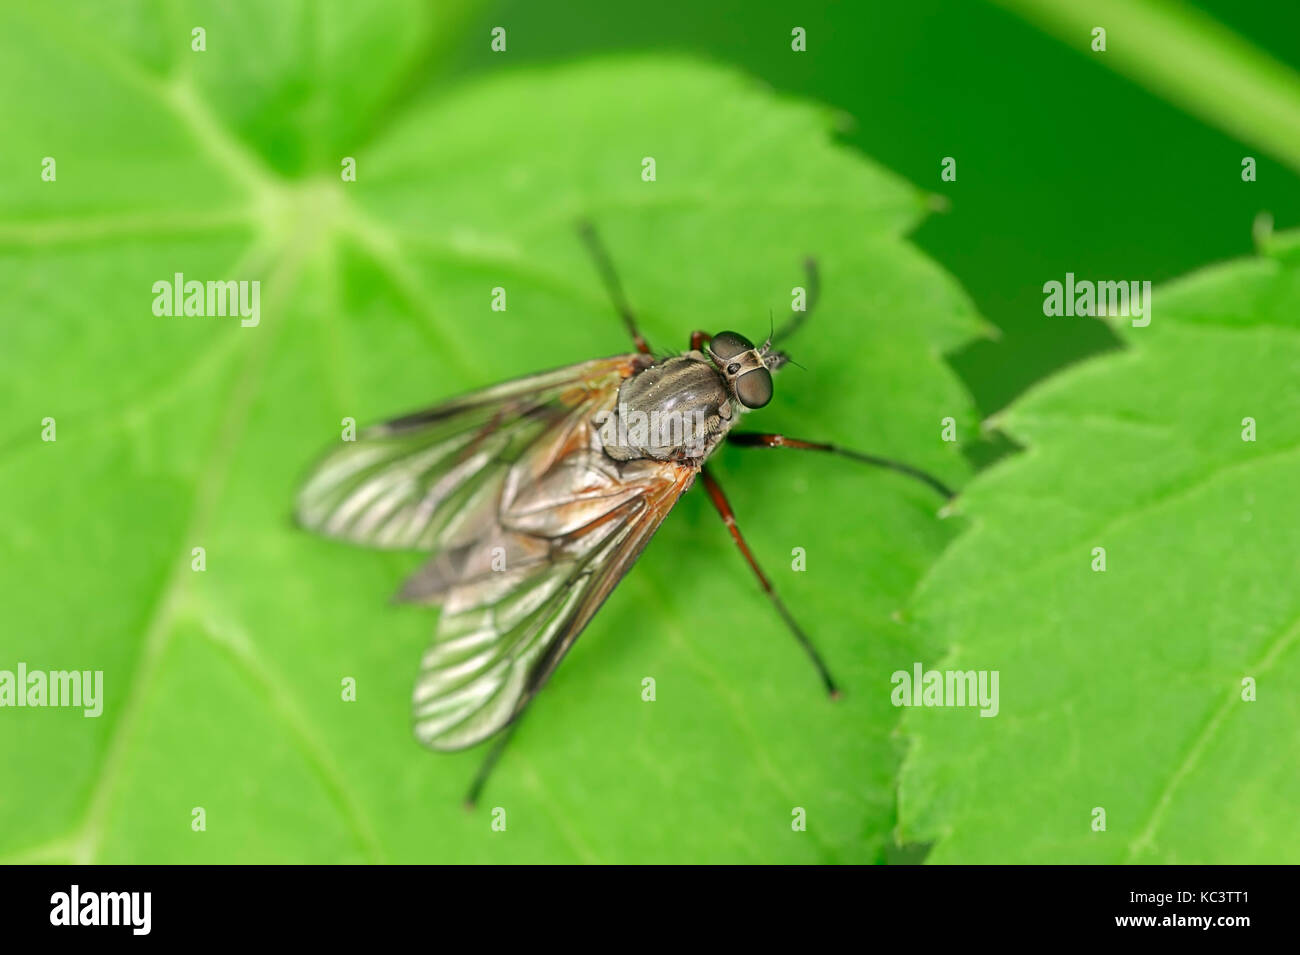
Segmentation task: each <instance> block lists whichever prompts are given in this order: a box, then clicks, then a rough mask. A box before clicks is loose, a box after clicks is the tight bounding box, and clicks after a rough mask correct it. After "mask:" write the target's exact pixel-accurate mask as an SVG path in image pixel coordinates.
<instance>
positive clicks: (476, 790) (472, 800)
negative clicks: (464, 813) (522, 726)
mask: <svg viewBox="0 0 1300 955" xmlns="http://www.w3.org/2000/svg"><path fill="white" fill-rule="evenodd" d="M518 725H519V717H515V719H514V721H513V722H511V723H510V725H508V726H507V727H506V728H505V729H503V730H502V731H501V732H500V733H499V734H498V735H497V738H496V739H494V740H493V741H492V748H491V749H489V750H488V751H487V753H486V755H484V757H483V762H481V763H480V764H479V767H478V772H477V773H475V774H474V779H473V781H472V782H471V783H470V784H469V789H468V790H467V791H466V793H465V808H466V809H467V810H473V809H474V807H475V806H477V805H478V798H479V796H481V795H482V794H483V787H484V786H486V785H487V781H488V777H489V776H491V775H492V769H493V767H494V766H496V764H497V760H499V759H500V758H501V753H502V752H503V751H504V750H505V748H506V744H507V743H509V742H510V737H512V736H513V735H514V733H515V728H516V727H517V726H518Z"/></svg>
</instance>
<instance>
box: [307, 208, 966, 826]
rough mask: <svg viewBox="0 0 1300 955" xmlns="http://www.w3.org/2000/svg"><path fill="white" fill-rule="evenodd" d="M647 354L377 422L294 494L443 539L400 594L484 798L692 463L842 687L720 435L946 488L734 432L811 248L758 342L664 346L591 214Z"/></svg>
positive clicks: (424, 699)
mask: <svg viewBox="0 0 1300 955" xmlns="http://www.w3.org/2000/svg"><path fill="white" fill-rule="evenodd" d="M580 233H581V236H582V238H583V241H584V242H585V243H586V245H587V247H588V249H589V250H590V252H591V254H592V256H593V258H594V260H595V263H596V268H597V270H598V271H599V273H600V276H601V279H602V281H603V283H604V284H605V286H606V288H607V290H608V292H609V295H610V298H611V300H612V302H613V305H614V308H615V310H616V311H617V312H618V314H619V315H620V316H621V318H622V320H623V323H624V325H626V327H627V330H628V332H629V334H630V335H631V337H632V342H633V345H634V346H635V351H634V352H631V353H628V354H622V355H616V356H614V357H612V358H598V359H595V360H592V361H585V362H581V363H579V364H576V365H570V366H568V367H565V368H558V369H555V370H554V371H547V372H542V373H540V374H536V375H531V376H528V377H525V378H520V379H516V380H514V381H508V382H504V383H502V384H499V385H496V386H494V387H491V388H486V389H483V390H481V391H476V392H473V393H471V394H468V395H465V396H463V397H460V398H453V399H452V400H450V401H447V402H445V403H443V404H441V405H438V406H436V407H433V408H430V409H428V410H425V411H419V412H416V413H414V414H409V415H406V416H403V417H400V418H395V419H393V420H391V421H388V422H385V423H383V424H380V425H377V426H375V427H372V428H370V429H368V430H366V431H365V432H363V433H362V434H360V435H358V436H357V439H356V440H355V441H350V442H345V443H344V444H342V445H341V446H340V447H339V448H337V449H336V450H334V451H332V452H330V453H329V454H328V455H326V457H325V458H324V460H322V461H321V462H319V463H318V464H317V466H316V467H315V468H314V469H313V471H312V472H311V474H310V476H309V477H308V479H307V481H306V483H305V484H304V486H303V488H302V490H301V491H300V493H299V496H298V501H297V519H298V521H299V523H300V524H302V526H304V527H305V528H307V529H309V530H312V531H315V532H317V533H320V534H322V535H324V536H326V537H332V538H336V539H339V540H344V541H348V542H351V543H354V544H362V545H366V546H370V547H377V548H386V549H393V550H421V551H426V552H429V553H430V554H431V557H430V559H429V561H428V562H427V563H425V564H424V565H423V566H422V567H420V568H419V569H418V570H417V571H416V572H415V573H414V574H412V575H411V577H410V578H409V579H407V580H406V582H405V583H404V584H403V585H402V587H401V589H400V590H399V591H398V594H397V599H398V600H400V601H405V602H411V603H419V604H427V605H436V606H440V607H441V608H442V613H441V615H440V616H439V618H438V623H437V627H436V630H435V633H434V638H433V641H432V643H431V645H430V646H429V649H428V650H427V651H426V653H425V654H424V657H423V658H422V660H421V661H420V672H419V676H418V677H417V679H416V683H415V690H414V693H413V697H412V715H413V723H414V732H415V736H416V738H417V739H418V740H419V741H420V742H421V743H422V744H424V745H425V746H427V747H429V748H430V749H434V750H440V751H454V750H461V749H465V748H467V747H470V746H473V745H475V744H477V743H481V742H483V741H484V740H487V739H489V738H491V737H493V736H495V737H497V739H496V742H495V743H494V745H493V747H492V748H491V749H490V750H489V752H488V753H487V755H486V758H485V760H484V762H483V765H482V767H481V769H480V770H479V772H478V774H477V775H476V777H475V779H474V781H473V783H472V784H471V786H470V790H469V793H468V796H467V800H466V801H467V803H469V804H470V805H473V803H474V802H475V801H476V800H477V797H478V795H479V793H480V791H481V790H482V787H483V785H484V783H485V782H486V780H487V776H488V773H489V772H490V771H491V769H492V766H493V765H494V764H495V763H496V760H497V759H498V758H499V757H500V755H501V751H502V749H503V748H504V746H505V743H506V741H507V740H508V738H509V735H510V731H511V730H512V729H513V727H515V726H516V725H517V723H518V720H519V717H520V716H521V714H522V713H523V712H524V710H525V709H526V708H527V706H528V704H529V703H530V702H531V701H532V700H533V698H534V697H535V696H536V695H537V692H538V690H540V689H541V688H542V686H543V685H544V684H545V683H546V681H547V680H548V679H549V678H550V676H551V674H552V673H554V672H555V668H556V667H557V666H558V665H559V663H560V661H561V660H562V659H563V658H564V655H565V654H566V653H567V652H568V650H569V648H570V647H572V646H573V643H574V641H575V640H577V638H578V635H579V634H581V633H582V631H583V629H584V628H585V627H586V626H587V624H588V623H589V622H590V621H591V618H592V617H593V616H594V615H595V614H596V611H597V610H599V609H600V607H601V605H602V604H603V603H604V602H605V599H606V598H607V597H608V596H609V595H610V593H611V592H612V591H613V589H614V587H615V586H616V585H617V584H618V582H619V581H620V580H621V579H622V578H623V576H624V575H625V574H626V573H627V572H628V570H629V569H631V567H632V565H633V564H634V563H635V562H636V559H637V558H638V557H639V556H640V555H641V552H642V551H643V550H644V549H645V546H646V544H647V543H648V542H649V540H650V538H651V537H652V536H653V535H654V532H655V531H656V530H657V529H658V528H659V525H660V524H661V523H662V522H663V520H664V518H665V517H667V516H668V512H669V511H671V510H672V507H673V505H674V504H675V503H677V500H678V498H680V497H681V496H682V494H684V493H685V492H686V491H687V489H689V488H690V487H691V485H692V484H693V483H694V482H695V480H696V478H697V477H698V478H699V479H700V480H701V481H702V482H703V484H704V489H705V491H706V492H707V494H708V496H709V499H710V500H711V501H712V502H713V505H714V507H715V508H716V509H717V511H718V514H719V515H720V516H721V517H722V520H723V523H724V524H725V525H726V527H727V530H728V531H729V532H730V534H731V537H732V539H733V540H734V541H735V542H736V546H737V547H739V549H740V552H741V554H743V555H744V558H745V560H746V562H747V563H748V564H749V566H750V569H751V570H752V571H753V572H754V575H755V576H756V577H757V578H758V583H759V586H760V587H761V588H762V591H763V593H764V594H766V595H767V598H768V599H769V600H770V601H771V603H772V605H773V607H774V608H775V609H776V612H777V613H778V614H779V615H780V617H781V619H782V620H783V621H784V622H785V625H786V627H787V628H788V629H789V630H790V632H791V634H792V635H793V636H794V638H795V639H796V640H797V641H798V643H799V645H800V646H801V647H802V648H803V650H804V652H805V653H806V654H807V656H808V658H809V660H810V661H811V662H812V664H813V666H814V667H815V668H816V671H817V675H818V677H819V679H820V681H821V683H822V686H823V687H824V689H825V691H826V692H827V693H828V694H829V695H830V696H831V697H835V696H838V695H839V689H838V686H837V685H836V682H835V680H834V679H833V678H832V676H831V673H830V670H829V669H828V668H827V665H826V663H825V661H824V660H823V659H822V656H821V654H820V653H818V651H817V649H816V647H815V646H814V645H813V643H812V641H811V640H810V639H809V638H808V636H807V634H805V633H804V631H803V629H802V628H801V627H800V626H799V624H798V623H796V622H795V619H794V617H793V616H792V615H791V613H790V611H789V610H788V609H787V608H786V606H785V604H784V603H783V602H782V600H781V598H780V597H779V596H777V594H776V591H775V590H774V589H773V588H772V584H771V582H770V581H769V580H768V578H767V576H766V575H765V574H764V573H763V571H762V569H761V568H760V567H759V564H758V561H757V560H756V559H755V557H754V555H753V553H752V552H751V551H750V549H749V545H748V544H747V543H746V542H745V538H744V536H743V535H742V534H741V532H740V528H739V527H738V526H737V524H736V517H735V514H734V513H733V512H732V509H731V505H730V504H729V503H728V502H727V497H726V495H725V494H724V493H723V490H722V486H721V485H720V484H719V483H718V481H717V479H716V478H715V477H714V476H713V474H712V473H710V471H709V468H708V467H707V465H706V461H707V460H708V458H709V456H710V455H712V454H713V452H714V451H716V450H717V448H718V447H719V446H720V445H721V444H723V443H724V442H725V443H727V444H732V445H738V446H740V447H760V448H796V449H802V450H809V451H822V452H826V453H830V454H838V455H842V456H844V457H848V458H851V459H853V460H855V461H859V462H861V463H863V464H868V465H873V466H876V467H882V468H888V469H891V470H894V471H897V472H900V473H902V474H905V475H908V476H909V477H912V478H916V479H917V480H920V481H922V482H924V483H926V484H927V485H929V486H930V487H931V488H933V489H934V490H935V491H937V492H938V493H940V494H942V495H943V496H945V497H951V496H952V492H951V491H950V490H949V489H948V488H947V487H946V486H945V485H944V484H942V483H941V482H940V481H938V480H937V479H935V478H934V477H932V476H930V475H929V474H926V473H925V472H924V471H921V470H918V469H917V468H913V467H910V466H908V465H906V464H901V463H899V462H897V461H892V460H889V459H887V458H881V457H877V456H874V455H869V454H862V453H860V452H857V451H851V450H848V449H846V448H841V447H839V446H837V445H834V444H828V443H824V442H814V441H804V440H800V439H796V438H791V437H788V436H786V435H780V434H767V433H760V432H752V431H735V430H733V429H734V428H735V426H736V425H737V424H738V423H739V421H740V419H741V418H742V417H743V416H744V415H745V414H747V413H748V412H750V411H752V410H755V409H758V408H761V407H763V406H764V405H766V404H767V403H768V402H769V401H771V399H772V392H773V376H774V375H775V374H776V373H777V372H778V371H780V369H781V368H782V367H783V366H784V365H785V364H787V362H788V361H789V358H788V356H787V355H786V354H785V353H784V352H782V351H778V350H776V347H775V346H776V345H778V344H779V343H780V342H781V341H783V340H784V339H786V338H788V337H789V336H790V335H792V334H793V333H794V332H795V331H797V330H798V328H799V326H800V325H801V324H802V323H803V322H804V321H805V320H806V319H807V317H808V315H809V313H810V312H811V310H812V308H813V306H814V304H815V303H816V300H817V297H818V289H819V282H818V272H817V267H816V263H815V261H814V260H812V259H808V260H807V261H806V262H805V268H806V270H807V281H808V289H807V290H808V296H807V304H806V308H805V309H804V310H803V311H797V312H795V313H793V314H792V315H791V317H790V319H789V320H788V321H787V322H786V323H785V324H783V325H782V326H781V328H780V329H778V330H776V331H774V332H773V333H772V334H771V335H769V337H768V339H767V340H766V341H765V342H763V344H762V345H758V346H756V345H755V344H754V343H753V342H751V341H750V340H749V339H747V338H745V337H744V336H743V335H740V334H738V333H737V332H731V331H724V332H719V333H717V334H715V335H710V334H708V333H707V332H703V331H696V332H693V333H692V334H691V338H690V347H689V348H688V350H686V351H684V352H682V353H681V354H678V355H673V356H671V357H667V358H660V359H656V358H655V357H653V356H652V354H651V351H650V345H649V344H648V343H647V341H646V340H645V338H644V337H643V336H642V335H641V333H640V332H639V331H638V329H637V323H636V317H635V315H634V314H633V312H632V309H631V308H630V307H629V305H628V303H627V299H626V297H625V295H624V293H623V289H622V285H621V283H620V282H619V280H618V277H617V275H616V273H615V271H614V268H613V265H612V263H611V261H610V258H609V255H608V253H607V252H606V251H605V249H604V246H603V245H602V244H601V242H600V241H599V239H598V238H597V236H596V233H595V231H594V229H592V227H591V226H590V225H587V224H583V225H582V226H581V228H580Z"/></svg>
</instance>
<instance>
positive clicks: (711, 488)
mask: <svg viewBox="0 0 1300 955" xmlns="http://www.w3.org/2000/svg"><path fill="white" fill-rule="evenodd" d="M700 473H701V477H703V478H704V488H705V490H707V491H708V492H709V499H710V500H711V501H713V506H714V507H716V508H717V509H718V513H719V514H720V515H722V523H724V524H726V525H727V530H729V531H731V538H732V540H734V541H735V542H736V546H737V547H739V548H740V552H741V553H742V554H744V555H745V560H746V561H748V562H749V567H750V569H751V570H753V571H754V576H756V577H757V578H758V585H759V586H760V587H762V588H763V593H765V594H767V596H768V599H769V600H771V601H772V605H773V606H774V607H776V612H777V613H779V614H780V615H781V619H782V620H784V621H785V625H786V626H787V627H789V628H790V632H791V633H793V634H794V638H795V639H796V640H798V641H799V646H801V647H803V649H804V652H805V653H807V654H808V656H809V658H810V659H811V660H812V662H813V666H815V667H816V668H817V673H818V675H819V676H820V677H821V678H822V683H823V684H825V686H826V692H827V693H829V694H830V696H831V699H837V698H838V697H839V695H840V691H839V689H838V687H836V686H835V681H834V680H833V679H831V674H830V671H829V670H827V669H826V664H825V662H824V661H823V660H822V658H821V654H819V653H818V652H817V648H816V647H814V646H813V645H812V641H811V640H809V639H808V635H807V634H806V633H804V632H803V630H801V629H800V628H799V624H797V623H795V622H794V617H792V616H790V611H789V610H787V609H786V608H785V604H784V603H782V602H781V598H780V597H778V596H777V595H776V591H775V590H773V589H772V584H771V582H770V581H769V580H768V579H767V576H766V575H765V574H764V573H763V571H762V568H760V567H759V566H758V561H756V560H755V559H754V554H753V552H752V551H751V550H750V549H749V545H748V544H747V543H745V538H744V537H742V536H741V534H740V528H739V527H737V526H736V515H735V513H734V512H733V511H732V510H731V504H730V503H728V501H727V495H725V494H723V493H722V485H721V484H719V483H718V481H717V479H716V478H714V476H713V475H712V474H711V473H709V469H708V468H704V469H703V470H702V471H701V472H700Z"/></svg>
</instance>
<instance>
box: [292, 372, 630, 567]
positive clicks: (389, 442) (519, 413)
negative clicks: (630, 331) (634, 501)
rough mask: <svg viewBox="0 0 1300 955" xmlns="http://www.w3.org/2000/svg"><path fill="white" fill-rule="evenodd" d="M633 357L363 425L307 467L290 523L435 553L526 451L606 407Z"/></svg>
mask: <svg viewBox="0 0 1300 955" xmlns="http://www.w3.org/2000/svg"><path fill="white" fill-rule="evenodd" d="M635 361H636V359H635V357H634V356H619V357H616V358H606V359H598V360H596V361H590V362H583V363H582V364H578V365H572V366H569V367H567V368H560V369H556V370H555V371H550V372H543V373H541V374H538V375H533V376H530V377H527V378H520V379H517V380H515V381H509V382H505V383H504V384H501V385H497V386H496V387H493V388H487V389H484V390H482V391H477V392H474V393H472V394H469V395H465V396H463V397H461V398H455V399H452V400H451V401H448V402H446V403H445V404H442V405H438V406H437V407H434V408H431V409H429V410H427V411H421V412H417V413H415V414H411V415H406V416H404V417H401V418H396V419H394V420H392V421H388V422H385V423H384V424H381V425H378V426H376V427H374V428H370V429H368V430H366V431H364V432H362V433H361V434H360V435H358V436H357V440H355V441H344V442H343V443H342V444H341V445H340V446H339V447H338V448H337V449H336V450H334V451H333V452H331V453H330V454H329V455H327V456H326V457H325V459H324V460H323V461H321V462H319V463H318V464H317V465H316V467H315V468H314V469H313V471H312V473H311V474H310V475H309V477H308V479H307V481H306V482H305V484H304V485H303V488H302V490H301V492H300V493H299V495H298V501H297V519H298V522H299V523H300V524H301V525H302V526H303V527H305V528H307V529H308V530H312V531H315V532H317V533H319V534H323V535H325V536H326V537H333V538H337V539H340V540H345V541H349V542H351V543H355V544H363V545H366V546H370V547H381V548H388V549H396V550H403V549H405V550H436V549H438V548H439V547H441V546H442V544H443V542H444V540H445V538H446V537H447V535H448V534H449V533H450V532H453V531H454V529H455V526H454V525H455V523H456V521H457V520H458V518H459V517H461V516H463V515H465V514H466V513H467V512H472V511H473V510H474V508H475V506H476V503H477V507H478V508H479V509H482V508H483V507H485V506H487V498H489V497H490V492H491V490H492V489H493V487H497V486H499V484H500V482H501V480H502V479H503V477H504V475H505V472H506V471H507V470H508V469H509V467H510V465H511V463H512V462H513V461H514V460H516V459H517V458H518V457H519V456H520V455H521V454H522V453H523V451H524V450H525V449H527V448H529V447H531V446H533V445H534V444H536V443H537V442H538V441H540V440H542V439H543V438H544V436H545V435H546V434H548V433H549V432H554V431H555V430H556V429H559V428H562V427H563V426H564V425H565V422H567V421H569V420H570V419H572V418H573V417H575V416H577V415H581V414H587V413H590V412H593V411H595V410H598V409H600V408H602V407H605V406H606V405H609V406H612V403H613V401H614V399H615V397H616V395H617V390H618V386H619V384H620V383H621V382H622V380H623V379H624V378H625V377H626V376H627V375H629V374H631V372H632V371H633V370H634V368H635Z"/></svg>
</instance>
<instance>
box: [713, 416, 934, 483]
mask: <svg viewBox="0 0 1300 955" xmlns="http://www.w3.org/2000/svg"><path fill="white" fill-rule="evenodd" d="M727 443H728V444H735V445H739V446H740V447H742V448H798V449H800V450H804V451H827V452H829V453H831V454H838V455H842V456H843V457H846V458H850V459H851V460H854V461H858V462H860V463H862V464H870V465H872V466H873V467H878V468H886V469H888V470H890V471H897V472H898V473H899V474H906V475H907V476H908V477H910V478H915V479H916V480H918V481H920V482H921V483H922V484H926V485H928V486H929V487H931V488H933V489H934V490H936V491H938V492H939V493H940V494H942V495H943V496H944V497H946V498H949V499H951V498H953V497H955V496H956V492H955V491H953V490H952V488H950V487H948V485H946V484H944V483H943V482H942V481H940V480H939V479H938V478H937V477H935V476H934V475H932V474H927V473H926V472H925V471H922V470H921V469H920V468H914V467H912V466H911V465H910V464H903V463H902V462H901V461H893V460H890V459H889V458H881V457H877V456H876V455H874V454H863V453H862V452H861V451H851V450H849V449H848V448H841V447H840V446H839V445H837V444H823V443H818V442H815V441H801V440H799V439H798V438H788V437H786V436H785V435H783V434H758V433H757V432H753V431H733V432H731V433H730V434H728V435H727Z"/></svg>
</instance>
